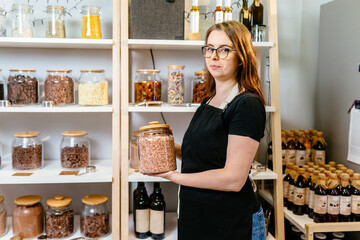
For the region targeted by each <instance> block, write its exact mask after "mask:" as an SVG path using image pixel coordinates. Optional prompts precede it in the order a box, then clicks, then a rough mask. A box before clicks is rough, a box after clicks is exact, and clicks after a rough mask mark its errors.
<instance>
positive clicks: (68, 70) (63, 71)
mask: <svg viewBox="0 0 360 240" xmlns="http://www.w3.org/2000/svg"><path fill="white" fill-rule="evenodd" d="M46 71H47V72H61V73H70V72H72V70H70V69H48V70H46Z"/></svg>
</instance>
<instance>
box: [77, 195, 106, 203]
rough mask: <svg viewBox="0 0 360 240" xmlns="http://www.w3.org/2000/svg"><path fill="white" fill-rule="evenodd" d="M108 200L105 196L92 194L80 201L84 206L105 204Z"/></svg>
mask: <svg viewBox="0 0 360 240" xmlns="http://www.w3.org/2000/svg"><path fill="white" fill-rule="evenodd" d="M108 199H109V198H108V197H107V196H105V195H100V194H93V195H87V196H85V197H83V198H82V199H81V201H82V202H83V203H84V204H86V205H100V204H103V203H105V202H107V200H108Z"/></svg>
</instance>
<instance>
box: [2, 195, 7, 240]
mask: <svg viewBox="0 0 360 240" xmlns="http://www.w3.org/2000/svg"><path fill="white" fill-rule="evenodd" d="M6 213H7V211H6V207H5V204H4V197H3V196H1V195H0V237H1V236H3V235H5V233H6V231H7V216H6Z"/></svg>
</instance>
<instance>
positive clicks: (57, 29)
mask: <svg viewBox="0 0 360 240" xmlns="http://www.w3.org/2000/svg"><path fill="white" fill-rule="evenodd" d="M46 13H47V18H46V37H47V38H65V37H66V33H65V14H66V12H65V8H64V7H63V6H51V5H49V6H47V7H46Z"/></svg>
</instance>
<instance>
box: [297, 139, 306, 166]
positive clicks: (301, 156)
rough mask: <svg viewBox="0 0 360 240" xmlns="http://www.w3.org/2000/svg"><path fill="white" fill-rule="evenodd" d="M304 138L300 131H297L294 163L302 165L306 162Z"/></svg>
mask: <svg viewBox="0 0 360 240" xmlns="http://www.w3.org/2000/svg"><path fill="white" fill-rule="evenodd" d="M304 142H305V139H304V136H303V134H302V133H299V137H298V141H297V144H296V151H295V159H296V160H295V162H296V165H298V166H300V167H302V166H304V165H305V164H306V159H305V158H306V148H305V145H304Z"/></svg>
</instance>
